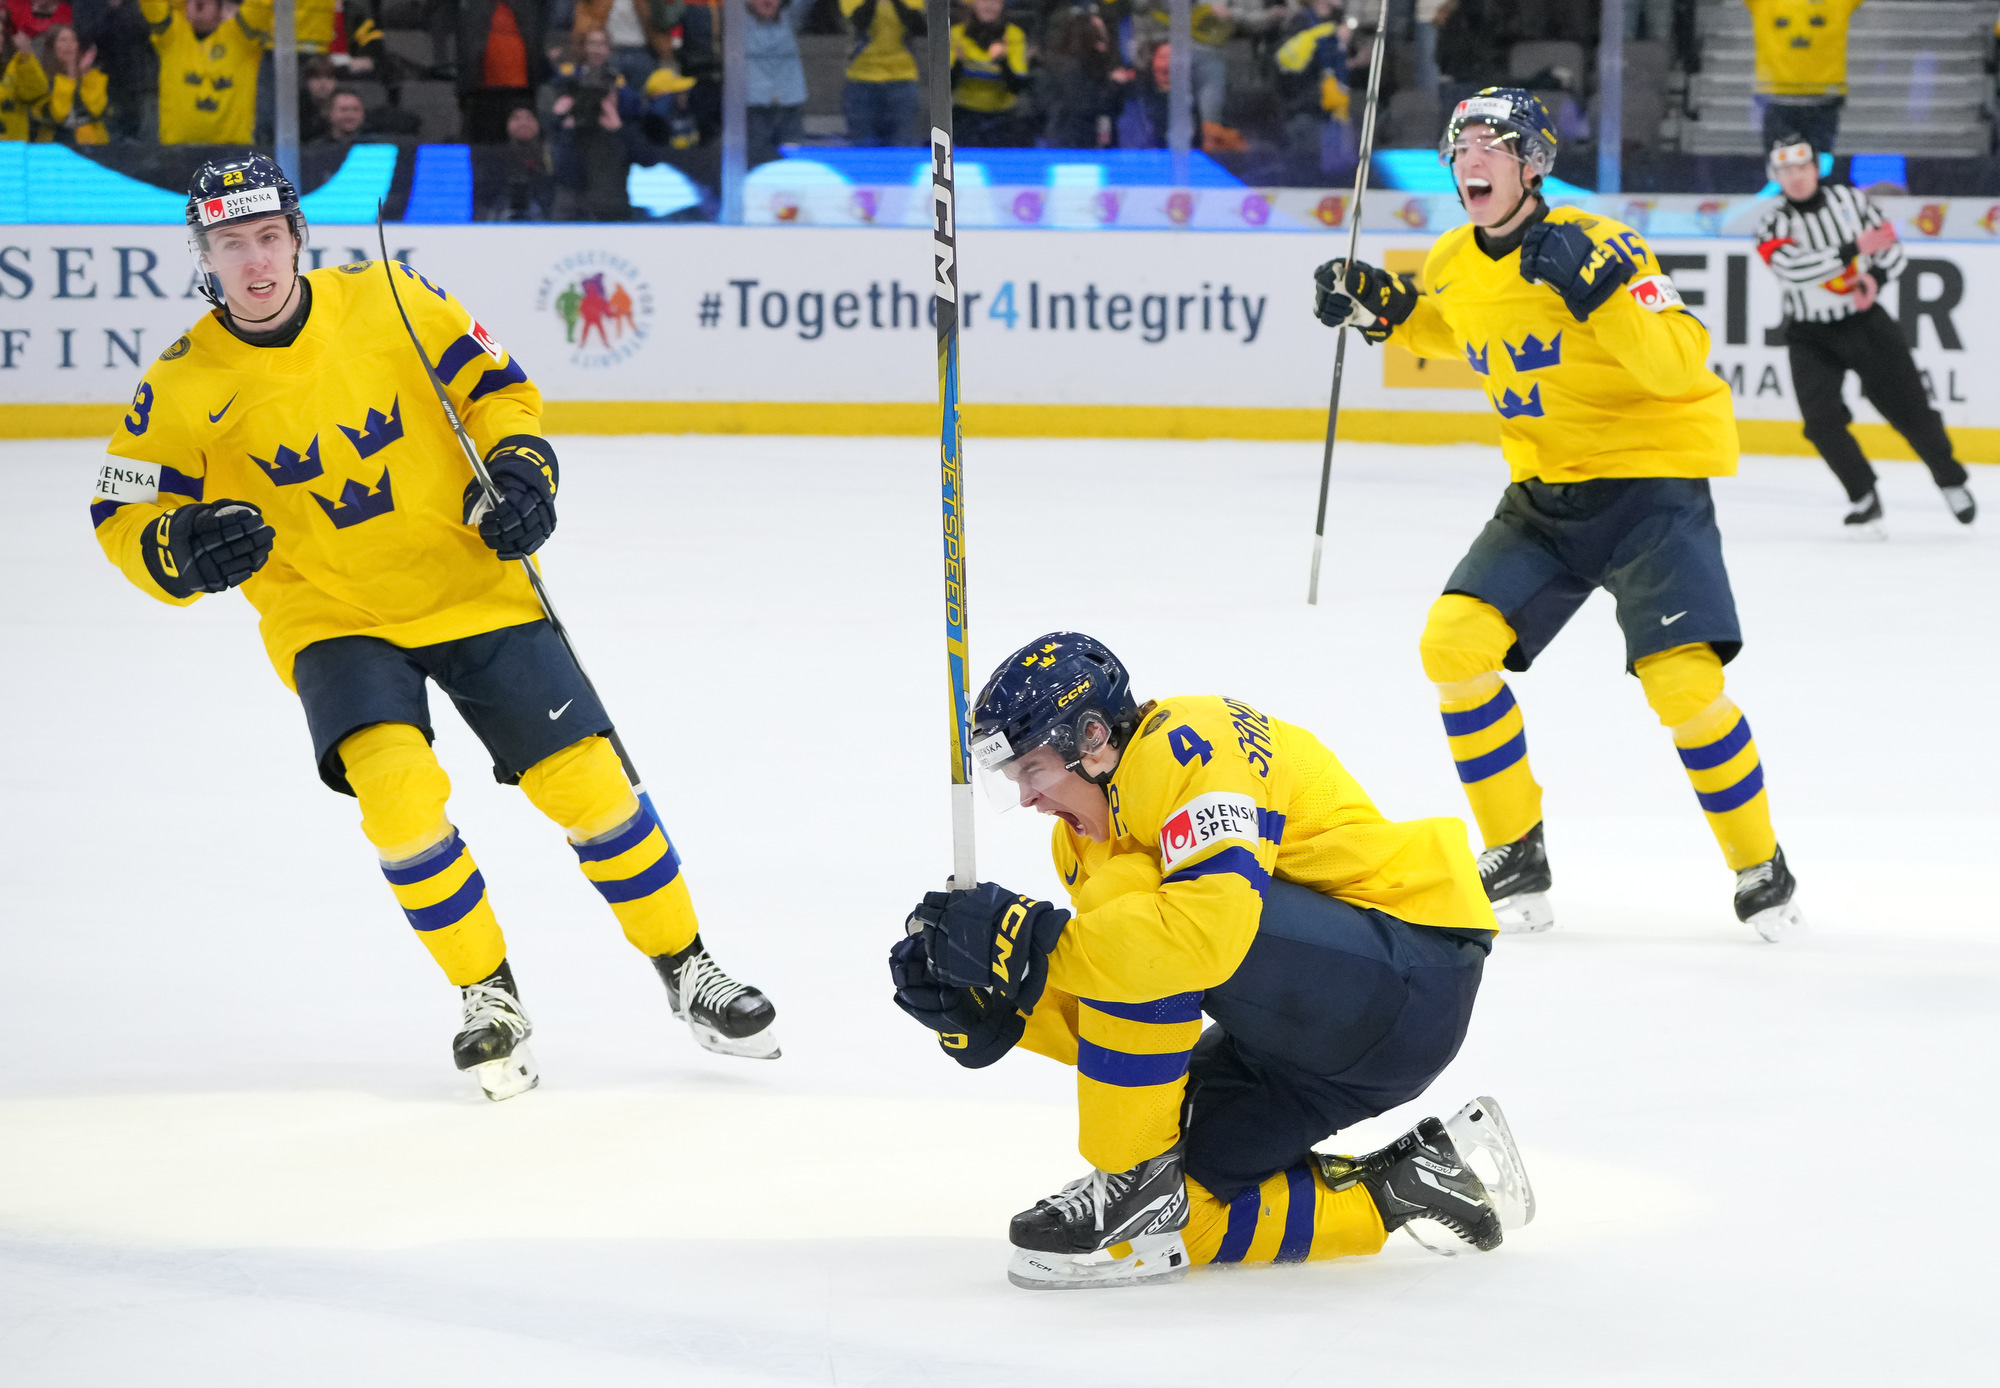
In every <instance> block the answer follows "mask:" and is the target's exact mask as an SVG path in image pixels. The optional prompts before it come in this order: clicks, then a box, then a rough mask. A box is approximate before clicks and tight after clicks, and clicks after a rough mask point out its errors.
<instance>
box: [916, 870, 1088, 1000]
mask: <svg viewBox="0 0 2000 1388" xmlns="http://www.w3.org/2000/svg"><path fill="white" fill-rule="evenodd" d="M910 921H911V923H913V924H916V925H918V926H920V927H921V928H922V930H923V937H924V942H925V945H926V947H927V948H928V950H929V954H930V961H931V967H932V968H933V969H935V970H936V972H937V975H938V977H939V978H940V979H941V980H942V981H944V982H946V983H950V984H955V985H957V986H958V987H961V988H990V989H992V990H993V991H994V992H995V993H996V994H997V995H998V996H999V997H1000V998H1002V999H1004V1000H1006V1001H1008V1002H1011V1003H1013V1004H1014V1005H1015V1006H1016V1007H1021V1008H1032V1007H1033V1006H1034V1005H1035V1004H1036V1002H1038V1001H1039V1000H1040V999H1041V996H1042V988H1043V986H1044V985H1046V984H1047V983H1048V979H1049V951H1050V950H1052V949H1054V948H1055V947H1056V941H1058V940H1060V939H1061V938H1062V933H1063V927H1064V926H1066V925H1068V924H1069V912H1067V911H1063V910H1059V909H1057V908H1056V907H1054V906H1051V905H1050V904H1049V903H1048V902H1046V901H1035V900H1033V899H1031V898H1029V897H1025V896H1016V895H1015V894H1014V893H1013V892H1010V891H1008V890H1007V889H1006V888H1005V887H1002V886H998V885H996V884H995V883H992V882H981V883H980V884H979V885H978V886H976V887H974V888H973V889H972V890H970V891H957V892H951V893H949V894H947V893H945V892H929V893H926V894H925V896H924V899H923V901H922V902H920V903H919V904H918V906H917V909H916V910H914V911H912V912H911V913H910Z"/></svg>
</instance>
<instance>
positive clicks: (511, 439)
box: [465, 434, 557, 559]
mask: <svg viewBox="0 0 2000 1388" xmlns="http://www.w3.org/2000/svg"><path fill="white" fill-rule="evenodd" d="M486 470H487V471H488V472H490V473H492V474H493V486H494V489H495V490H496V491H498V492H499V493H500V499H499V500H498V501H497V502H495V501H493V500H491V499H490V498H489V497H488V496H487V495H486V490H485V488H483V487H481V486H480V485H479V479H478V478H476V477H475V478H474V479H473V480H472V481H470V482H468V483H466V484H465V523H466V524H467V525H476V526H478V527H479V538H480V539H482V540H484V541H486V543H487V545H488V547H489V548H491V549H492V550H493V552H494V553H496V554H498V555H499V556H500V557H501V558H502V559H526V558H527V557H528V556H529V555H531V554H533V553H534V552H535V551H536V550H538V549H540V548H541V547H542V544H543V542H545V541H546V540H547V539H548V538H549V536H550V535H552V534H554V533H555V528H556V478H557V468H556V451H555V449H553V448H551V447H549V443H548V440H547V439H540V438H536V437H535V436H534V435H533V434H511V435H509V436H508V437H506V438H504V439H502V440H500V442H498V443H496V444H494V445H493V451H492V452H490V453H488V454H487V455H486Z"/></svg>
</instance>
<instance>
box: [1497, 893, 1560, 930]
mask: <svg viewBox="0 0 2000 1388" xmlns="http://www.w3.org/2000/svg"><path fill="white" fill-rule="evenodd" d="M1493 919H1494V920H1495V921H1497V922H1499V925H1500V933H1501V934H1502V935H1536V934H1539V933H1541V932H1542V931H1544V930H1548V929H1551V928H1553V927H1554V925H1555V923H1556V912H1555V908H1554V907H1553V906H1551V905H1549V894H1548V893H1547V892H1520V893H1517V894H1516V895H1514V896H1503V897H1501V898H1500V899H1499V900H1498V901H1496V902H1494V903H1493Z"/></svg>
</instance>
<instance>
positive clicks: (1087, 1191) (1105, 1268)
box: [1007, 1145, 1188, 1291]
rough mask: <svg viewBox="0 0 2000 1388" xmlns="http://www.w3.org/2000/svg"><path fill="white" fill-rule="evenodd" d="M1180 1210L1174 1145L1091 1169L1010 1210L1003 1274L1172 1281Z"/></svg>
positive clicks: (1180, 1246) (1182, 1182)
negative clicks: (1009, 1253) (1129, 1163)
mask: <svg viewBox="0 0 2000 1388" xmlns="http://www.w3.org/2000/svg"><path fill="white" fill-rule="evenodd" d="M1187 1217H1188V1205H1187V1181H1186V1179H1185V1177H1184V1176H1183V1175H1182V1172H1181V1148H1180V1147H1179V1146H1178V1145H1176V1146H1175V1147H1173V1148H1172V1149H1171V1150H1169V1151H1167V1152H1165V1153H1163V1154H1161V1155H1160V1156H1157V1157H1154V1158H1152V1159H1151V1160H1150V1161H1142V1162H1140V1163H1139V1164H1138V1165H1137V1166H1135V1167H1133V1168H1132V1169H1131V1170H1130V1171H1120V1172H1117V1173H1115V1174H1114V1173H1112V1172H1108V1171H1092V1172H1091V1173H1090V1174H1089V1175H1088V1176H1085V1177H1083V1178H1082V1179H1080V1180H1075V1181H1071V1182H1070V1183H1069V1184H1068V1185H1066V1186H1064V1187H1063V1188H1062V1192H1061V1193H1060V1194H1057V1195H1051V1196H1049V1197H1048V1198H1047V1199H1046V1200H1037V1201H1036V1202H1035V1207H1034V1208H1033V1209H1032V1210H1023V1211H1022V1212H1021V1213H1019V1214H1017V1215H1015V1216H1014V1221H1013V1223H1012V1224H1011V1225H1009V1226H1008V1229H1007V1238H1008V1241H1009V1242H1011V1243H1012V1244H1013V1245H1014V1262H1013V1264H1012V1266H1010V1267H1009V1268H1008V1269H1007V1280H1008V1281H1009V1282H1012V1283H1013V1284H1014V1285H1015V1286H1017V1287H1026V1288H1028V1289H1029V1290H1030V1291H1041V1290H1051V1291H1054V1290H1066V1289H1070V1288H1075V1287H1129V1286H1133V1285H1135V1284H1137V1283H1141V1282H1177V1281H1179V1280H1180V1279H1181V1278H1183V1277H1185V1276H1186V1275H1187V1270H1188V1254H1187V1245H1186V1244H1185V1243H1184V1242H1182V1240H1181V1230H1182V1229H1183V1228H1185V1227H1186V1226H1187Z"/></svg>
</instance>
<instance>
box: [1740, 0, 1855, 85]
mask: <svg viewBox="0 0 2000 1388" xmlns="http://www.w3.org/2000/svg"><path fill="white" fill-rule="evenodd" d="M1743 4H1744V6H1745V8H1747V9H1748V10H1749V11H1750V27H1751V33H1752V42H1753V43H1754V44H1755V45H1756V49H1757V90H1758V91H1759V92H1762V93H1763V94H1765V95H1766V96H1819V97H1827V96H1845V95H1847V30H1848V26H1849V24H1850V23H1852V21H1853V19H1854V12H1855V11H1856V10H1858V9H1860V8H1861V0H1743Z"/></svg>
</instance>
